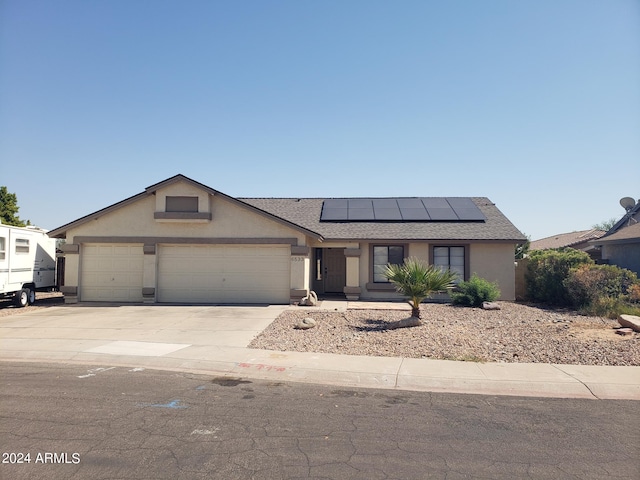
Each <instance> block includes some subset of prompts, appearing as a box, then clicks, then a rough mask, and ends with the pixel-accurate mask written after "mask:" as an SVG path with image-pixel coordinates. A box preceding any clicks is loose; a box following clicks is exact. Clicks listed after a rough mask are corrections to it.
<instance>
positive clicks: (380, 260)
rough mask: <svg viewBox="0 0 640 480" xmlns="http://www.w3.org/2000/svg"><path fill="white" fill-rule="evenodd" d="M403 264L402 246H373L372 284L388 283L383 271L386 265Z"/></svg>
mask: <svg viewBox="0 0 640 480" xmlns="http://www.w3.org/2000/svg"><path fill="white" fill-rule="evenodd" d="M403 262H404V246H402V245H375V246H374V247H373V282H374V283H389V280H387V277H385V275H384V271H385V269H386V267H387V264H389V263H390V264H392V265H401V264H402V263H403Z"/></svg>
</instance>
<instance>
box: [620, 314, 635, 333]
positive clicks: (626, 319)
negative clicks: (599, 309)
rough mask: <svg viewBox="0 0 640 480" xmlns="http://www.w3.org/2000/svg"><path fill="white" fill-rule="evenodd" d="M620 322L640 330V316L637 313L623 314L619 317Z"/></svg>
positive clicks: (627, 326)
mask: <svg viewBox="0 0 640 480" xmlns="http://www.w3.org/2000/svg"><path fill="white" fill-rule="evenodd" d="M618 323H619V324H620V325H622V326H623V327H626V328H631V329H632V330H634V331H636V332H640V317H637V316H636V315H626V314H622V315H620V316H619V317H618Z"/></svg>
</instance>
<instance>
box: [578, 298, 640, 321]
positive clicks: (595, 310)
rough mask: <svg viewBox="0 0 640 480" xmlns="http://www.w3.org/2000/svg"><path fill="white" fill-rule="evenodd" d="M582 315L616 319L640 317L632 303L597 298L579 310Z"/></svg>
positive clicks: (637, 309)
mask: <svg viewBox="0 0 640 480" xmlns="http://www.w3.org/2000/svg"><path fill="white" fill-rule="evenodd" d="M580 313H582V314H583V315H592V316H594V317H606V318H611V319H616V318H618V316H619V315H623V314H626V315H636V316H640V307H638V306H637V305H634V304H633V303H628V302H625V301H624V299H622V298H611V297H605V296H602V297H599V298H597V299H596V300H595V301H593V302H592V303H590V304H589V305H585V306H584V307H581V308H580Z"/></svg>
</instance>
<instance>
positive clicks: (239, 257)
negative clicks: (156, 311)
mask: <svg viewBox="0 0 640 480" xmlns="http://www.w3.org/2000/svg"><path fill="white" fill-rule="evenodd" d="M290 262H291V248H290V247H289V246H258V245H247V246H235V245H233V246H232V245H229V246H226V245H225V246H221V245H160V247H159V260H158V295H157V297H158V301H159V302H171V303H174V302H175V303H289V296H290V295H289V285H290V273H289V270H290Z"/></svg>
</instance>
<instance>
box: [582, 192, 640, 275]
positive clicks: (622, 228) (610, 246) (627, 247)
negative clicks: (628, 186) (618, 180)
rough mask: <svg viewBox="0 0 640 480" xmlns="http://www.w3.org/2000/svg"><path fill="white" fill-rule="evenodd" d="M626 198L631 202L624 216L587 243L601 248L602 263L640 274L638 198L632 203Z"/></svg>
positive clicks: (639, 209) (639, 208)
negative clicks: (606, 230) (598, 236)
mask: <svg viewBox="0 0 640 480" xmlns="http://www.w3.org/2000/svg"><path fill="white" fill-rule="evenodd" d="M627 199H628V200H631V202H630V204H629V205H628V208H627V213H626V214H625V215H624V217H622V218H621V219H620V220H619V221H618V222H617V223H616V224H615V225H614V226H613V227H611V230H609V231H608V232H607V233H606V235H604V236H602V237H600V238H598V239H596V240H592V241H591V242H589V243H591V244H592V245H593V246H594V247H596V248H599V249H600V250H601V255H602V263H608V264H611V265H617V266H618V267H620V268H626V269H627V270H631V271H632V272H635V273H636V274H637V275H638V276H640V200H638V201H637V202H636V203H635V205H633V200H632V199H630V198H628V197H627ZM623 200H625V199H623ZM621 202H622V201H621Z"/></svg>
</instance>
